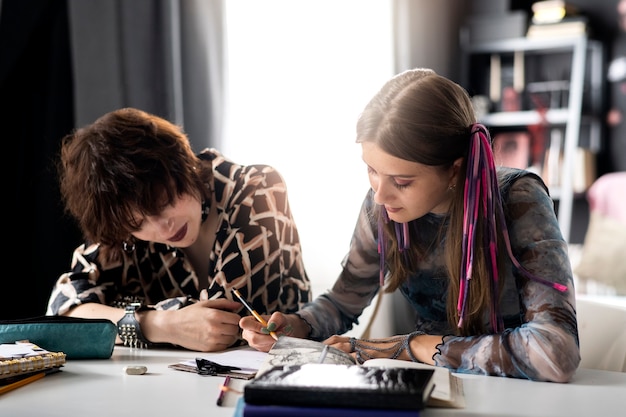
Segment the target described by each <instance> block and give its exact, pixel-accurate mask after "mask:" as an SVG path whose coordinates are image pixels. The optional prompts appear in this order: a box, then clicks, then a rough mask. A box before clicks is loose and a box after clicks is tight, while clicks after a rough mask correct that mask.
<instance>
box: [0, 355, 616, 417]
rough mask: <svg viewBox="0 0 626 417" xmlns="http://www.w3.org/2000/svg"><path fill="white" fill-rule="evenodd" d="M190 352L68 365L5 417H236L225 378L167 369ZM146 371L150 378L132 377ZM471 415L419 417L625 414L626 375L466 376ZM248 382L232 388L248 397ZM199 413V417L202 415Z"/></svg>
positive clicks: (436, 412) (23, 393) (21, 397)
mask: <svg viewBox="0 0 626 417" xmlns="http://www.w3.org/2000/svg"><path fill="white" fill-rule="evenodd" d="M201 355H202V354H197V355H196V353H195V352H189V351H184V350H141V349H130V348H124V347H116V348H115V351H114V352H113V357H112V358H111V359H104V360H69V361H68V362H67V364H66V365H65V366H64V367H63V368H62V369H63V371H62V372H59V373H56V374H53V375H49V376H46V377H45V378H43V379H40V380H38V381H35V382H33V383H31V384H28V385H26V386H24V387H21V388H18V389H16V390H14V391H11V392H8V393H6V394H3V395H1V396H0V415H2V416H7V417H9V416H10V417H32V416H38V417H48V416H49V417H54V416H59V417H69V416H80V415H84V416H89V417H98V416H133V417H136V416H140V415H141V416H166V415H182V414H185V415H198V416H211V417H232V416H233V413H234V411H235V409H234V405H235V402H236V400H237V399H238V397H239V395H238V394H236V393H228V394H227V395H226V398H225V402H224V406H222V407H218V406H216V404H215V401H216V399H217V395H218V392H219V387H220V385H221V383H222V381H223V378H221V377H201V376H199V375H195V374H193V373H190V372H183V371H176V370H173V369H170V368H168V365H170V364H172V363H177V362H179V361H181V360H188V359H193V358H195V357H196V356H201ZM126 365H145V366H147V367H148V373H146V374H145V375H126V374H125V373H124V370H123V369H124V367H125V366H126ZM461 376H462V378H463V379H464V387H465V396H466V403H467V404H466V408H464V409H462V410H451V409H435V408H428V409H426V410H424V411H423V412H422V413H421V414H420V416H423V417H428V416H443V415H445V416H499V417H502V416H507V415H508V416H533V417H535V416H559V417H562V416H568V417H570V416H572V417H573V416H584V417H589V416H595V415H607V416H612V415H618V414H620V413H623V410H625V409H626V373H622V372H609V371H598V370H591V369H579V370H578V371H577V373H576V375H575V377H574V379H573V380H572V382H570V383H568V384H554V383H543V382H532V381H526V380H519V379H513V378H501V377H485V376H475V375H461ZM244 384H245V381H242V380H235V381H234V382H233V384H231V386H232V387H233V388H238V389H242V387H243V385H244ZM196 412H197V413H196Z"/></svg>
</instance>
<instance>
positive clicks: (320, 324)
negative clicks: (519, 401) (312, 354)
mask: <svg viewBox="0 0 626 417" xmlns="http://www.w3.org/2000/svg"><path fill="white" fill-rule="evenodd" d="M498 179H499V184H500V190H501V193H502V196H503V202H504V205H505V212H506V213H508V216H507V225H508V231H509V235H510V239H511V246H512V250H513V254H514V255H515V257H516V258H517V259H518V260H519V262H520V263H521V265H523V266H524V267H525V268H526V269H528V270H529V271H531V272H533V273H534V274H535V275H537V276H539V277H542V278H544V279H546V280H548V281H551V282H558V283H561V284H564V285H566V286H567V288H568V290H567V291H566V292H560V291H557V290H555V289H553V288H551V287H549V286H547V285H544V284H541V283H538V282H536V281H531V280H528V279H526V278H523V277H522V276H520V275H519V274H518V273H517V271H516V270H515V268H514V267H513V265H512V264H510V265H509V267H508V268H507V273H506V274H505V276H503V277H501V280H502V282H503V283H504V292H503V299H502V301H501V302H500V309H501V315H502V317H503V319H504V324H505V330H504V332H502V333H501V334H489V335H476V336H470V337H458V336H453V335H452V334H454V332H453V329H451V328H450V326H449V324H448V322H447V319H446V300H447V285H448V277H447V274H446V269H445V266H444V258H443V245H442V242H438V244H437V248H436V249H435V250H433V251H431V252H430V253H429V254H428V256H427V257H426V258H425V259H424V261H423V262H422V264H421V266H420V268H419V270H418V271H417V272H416V273H415V274H414V275H412V276H410V277H409V279H408V280H407V281H406V282H405V283H404V284H403V285H402V287H401V288H400V291H401V292H402V293H403V295H404V296H405V297H406V298H407V299H408V301H409V302H410V304H411V305H412V306H413V308H414V309H415V327H416V330H423V331H425V332H427V333H429V334H435V335H444V337H443V343H442V344H440V345H439V346H438V348H439V352H438V353H436V354H435V355H434V357H433V359H434V361H435V363H436V364H437V365H440V366H445V367H447V368H450V369H452V370H454V371H457V372H463V373H474V374H486V375H499V376H510V377H518V378H528V379H532V380H545V381H560V382H563V381H566V380H569V378H570V377H571V375H573V373H574V371H575V370H576V368H577V366H578V364H579V362H580V352H579V346H578V329H577V321H576V311H575V292H574V282H573V276H572V271H571V265H570V262H569V259H568V254H567V244H566V242H565V241H564V240H563V238H562V235H561V232H560V229H559V225H558V222H557V219H556V215H555V213H554V203H553V201H552V199H551V198H550V196H549V194H548V191H547V189H546V187H545V185H544V184H543V182H542V181H541V179H539V177H537V176H535V175H534V174H531V173H529V172H527V171H521V170H514V169H508V168H507V169H504V168H500V169H499V172H498ZM373 196H374V194H373V192H372V191H371V190H370V191H369V192H368V194H367V196H366V197H365V200H364V202H363V205H362V208H361V211H360V215H359V217H358V221H357V224H356V227H355V230H354V234H353V237H352V241H351V245H350V251H349V252H348V254H347V255H346V257H345V258H344V260H343V262H342V265H343V270H342V272H341V274H340V276H339V278H338V279H337V281H336V282H335V284H334V286H333V288H332V289H331V290H329V291H328V292H327V293H326V294H323V295H320V296H319V297H318V298H317V299H316V300H315V301H314V302H312V303H309V304H307V305H306V306H305V307H304V308H303V309H301V310H300V311H299V312H298V315H299V316H300V317H302V318H303V319H304V320H306V321H307V322H308V323H309V324H310V325H311V327H312V332H311V335H310V337H311V338H313V339H315V340H323V339H325V338H327V337H329V336H331V335H333V334H343V333H345V332H346V331H348V330H350V329H351V328H352V325H353V324H354V323H357V320H358V317H359V316H360V315H361V313H362V311H363V309H364V308H365V307H367V306H368V305H369V304H370V303H371V301H372V299H373V297H374V296H375V295H376V293H377V292H378V290H379V289H380V287H379V257H378V251H377V235H378V231H377V222H376V219H372V218H371V215H368V212H371V210H370V209H371V207H373V205H374V204H375V203H374V201H373ZM417 222H418V224H417V229H418V230H420V236H419V239H421V240H422V242H427V243H430V242H433V241H434V240H435V239H437V236H439V229H440V227H442V226H443V227H447V224H448V221H447V217H446V216H443V215H434V214H427V215H425V216H423V217H422V218H420V219H418V220H417ZM485 320H486V321H485V323H486V324H488V317H485Z"/></svg>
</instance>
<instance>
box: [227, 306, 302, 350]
mask: <svg viewBox="0 0 626 417" xmlns="http://www.w3.org/2000/svg"><path fill="white" fill-rule="evenodd" d="M263 319H265V320H266V321H267V327H266V326H263V324H261V323H259V322H258V321H257V320H256V319H255V318H254V317H252V316H246V317H242V318H241V320H239V327H241V329H242V330H243V332H242V334H241V336H242V337H243V338H244V339H245V340H247V341H248V344H249V345H250V346H252V347H253V348H255V349H257V350H260V351H262V352H268V351H269V350H270V349H271V348H272V346H274V342H276V340H274V338H273V337H272V336H271V335H270V332H274V333H275V334H276V335H277V336H278V337H280V336H281V335H286V336H293V337H306V336H307V335H308V330H309V328H308V325H307V324H306V323H305V322H304V321H302V320H301V319H300V318H299V317H298V316H296V315H295V314H289V315H287V314H283V313H280V312H275V313H274V314H272V315H271V316H269V318H268V316H264V317H263Z"/></svg>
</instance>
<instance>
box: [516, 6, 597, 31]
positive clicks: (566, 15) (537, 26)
mask: <svg viewBox="0 0 626 417" xmlns="http://www.w3.org/2000/svg"><path fill="white" fill-rule="evenodd" d="M532 10H533V16H532V20H531V24H530V25H529V27H528V31H527V32H526V37H527V38H534V39H536V38H540V39H547V38H554V37H564V36H580V35H585V34H587V32H588V25H589V22H588V19H587V17H586V16H583V15H580V14H579V13H578V9H577V8H576V7H575V6H573V5H571V4H569V3H567V2H565V1H561V0H549V1H538V2H535V3H533V5H532Z"/></svg>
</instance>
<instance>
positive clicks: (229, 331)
mask: <svg viewBox="0 0 626 417" xmlns="http://www.w3.org/2000/svg"><path fill="white" fill-rule="evenodd" d="M240 308H241V304H240V303H238V302H236V301H229V300H226V299H218V300H201V301H198V302H196V303H195V304H192V305H189V306H187V307H184V308H181V309H180V310H172V311H170V310H166V311H162V310H158V311H154V310H152V311H145V312H142V313H140V314H141V319H140V324H141V330H142V332H143V334H144V336H145V337H146V338H147V339H148V340H149V341H151V342H154V343H172V344H174V345H178V346H182V347H184V348H187V349H190V350H196V351H200V352H212V351H218V350H224V349H226V348H228V347H230V346H232V345H233V344H234V343H235V342H236V341H237V340H239V337H240V336H239V319H240V318H241V317H240V316H239V314H237V313H234V312H233V311H237V310H238V309H240Z"/></svg>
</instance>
